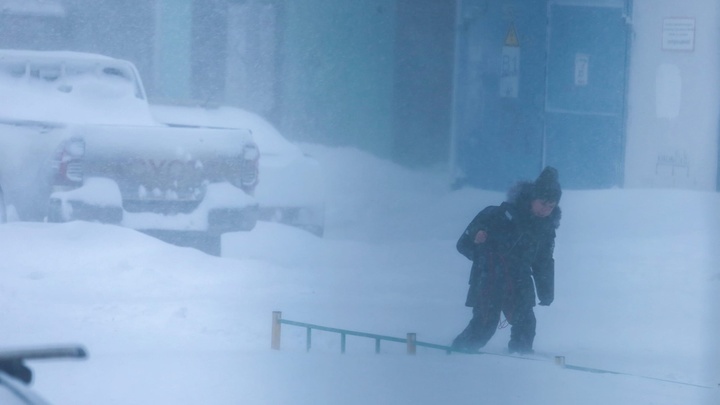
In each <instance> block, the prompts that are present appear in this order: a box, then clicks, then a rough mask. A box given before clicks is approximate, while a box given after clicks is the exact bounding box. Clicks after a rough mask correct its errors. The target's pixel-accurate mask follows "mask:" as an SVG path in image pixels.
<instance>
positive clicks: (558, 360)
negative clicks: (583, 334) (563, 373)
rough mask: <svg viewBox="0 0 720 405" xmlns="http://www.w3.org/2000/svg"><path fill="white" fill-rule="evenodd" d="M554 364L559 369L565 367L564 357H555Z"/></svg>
mask: <svg viewBox="0 0 720 405" xmlns="http://www.w3.org/2000/svg"><path fill="white" fill-rule="evenodd" d="M555 364H556V365H558V366H560V367H565V356H555Z"/></svg>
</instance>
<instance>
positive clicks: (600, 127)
mask: <svg viewBox="0 0 720 405" xmlns="http://www.w3.org/2000/svg"><path fill="white" fill-rule="evenodd" d="M624 11H625V10H624V8H623V7H613V6H578V5H563V4H559V3H558V2H550V3H549V5H548V22H549V24H548V55H547V58H548V60H547V80H546V87H547V89H546V101H545V135H544V140H545V144H544V161H545V163H546V164H549V165H553V166H555V167H557V168H558V170H559V171H560V175H561V180H562V184H563V186H564V187H569V188H608V187H613V186H621V185H622V178H623V173H622V171H623V159H624V133H625V98H626V71H627V54H628V52H627V50H628V45H627V43H628V26H627V24H626V22H625V16H624Z"/></svg>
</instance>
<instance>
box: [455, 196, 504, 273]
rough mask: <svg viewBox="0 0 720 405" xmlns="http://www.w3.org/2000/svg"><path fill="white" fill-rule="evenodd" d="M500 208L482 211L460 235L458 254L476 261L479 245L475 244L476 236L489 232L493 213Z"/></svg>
mask: <svg viewBox="0 0 720 405" xmlns="http://www.w3.org/2000/svg"><path fill="white" fill-rule="evenodd" d="M497 208H498V207H496V206H490V207H486V208H485V209H483V210H482V211H480V212H479V213H478V214H477V215H475V218H473V220H472V221H470V224H468V226H467V228H465V231H463V233H462V235H460V239H458V241H457V244H456V247H457V250H458V252H460V253H461V254H462V255H463V256H465V257H467V258H468V259H470V260H475V252H476V250H477V249H476V248H477V245H476V244H475V234H477V233H478V231H480V230H487V229H488V228H489V224H490V220H491V217H492V215H493V213H494V212H495V211H496V210H497Z"/></svg>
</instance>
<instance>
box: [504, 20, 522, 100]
mask: <svg viewBox="0 0 720 405" xmlns="http://www.w3.org/2000/svg"><path fill="white" fill-rule="evenodd" d="M519 89H520V42H519V41H518V37H517V33H516V32H515V27H514V26H512V25H511V26H510V28H509V29H508V33H507V36H506V37H505V44H504V46H503V48H502V66H500V97H509V98H517V96H518V93H519Z"/></svg>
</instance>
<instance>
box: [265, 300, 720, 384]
mask: <svg viewBox="0 0 720 405" xmlns="http://www.w3.org/2000/svg"><path fill="white" fill-rule="evenodd" d="M282 324H285V325H291V326H299V327H302V328H305V329H306V344H305V346H306V350H307V351H310V349H311V347H312V330H313V329H315V330H319V331H325V332H332V333H338V334H339V335H340V352H341V353H345V348H346V337H347V336H358V337H364V338H369V339H375V353H380V342H381V341H383V340H384V341H388V342H396V343H405V344H406V345H407V354H410V355H414V354H416V352H417V347H427V348H430V349H436V350H442V351H444V352H446V353H447V354H450V353H453V352H455V353H464V354H485V355H491V356H500V357H512V358H516V359H522V360H531V361H544V362H553V363H555V364H556V365H557V366H560V367H561V368H564V369H567V370H574V371H581V372H586V373H597V374H615V375H622V376H628V377H636V378H642V379H647V380H654V381H660V382H665V383H671V384H680V385H685V386H691V387H697V388H706V389H712V388H714V387H710V386H707V385H701V384H693V383H688V382H683V381H677V380H670V379H663V378H657V377H650V376H643V375H637V374H631V373H624V372H619V371H612V370H605V369H599V368H594V367H583V366H576V365H571V364H567V363H566V361H565V356H553V357H552V358H534V357H525V356H520V355H513V354H500V353H492V352H485V351H473V352H467V351H462V350H455V349H453V348H452V347H450V346H443V345H438V344H434V343H428V342H421V341H419V340H417V335H416V334H415V333H408V334H407V337H406V338H404V339H403V338H398V337H393V336H385V335H377V334H374V333H365V332H357V331H352V330H348V329H340V328H331V327H327V326H321V325H314V324H311V323H305V322H297V321H290V320H287V319H282V312H280V311H273V313H272V341H271V343H270V347H271V348H272V349H273V350H280V337H281V330H282V328H281V325H282ZM717 388H720V384H718V387H717Z"/></svg>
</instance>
